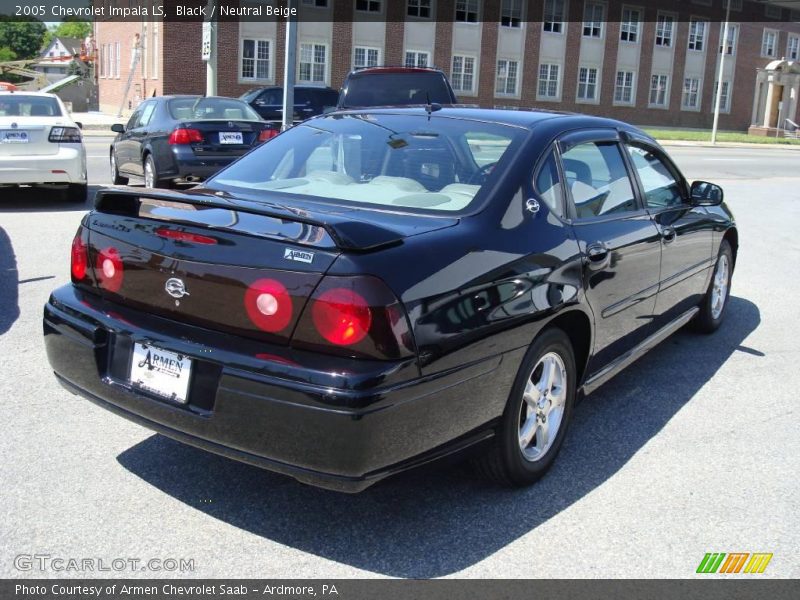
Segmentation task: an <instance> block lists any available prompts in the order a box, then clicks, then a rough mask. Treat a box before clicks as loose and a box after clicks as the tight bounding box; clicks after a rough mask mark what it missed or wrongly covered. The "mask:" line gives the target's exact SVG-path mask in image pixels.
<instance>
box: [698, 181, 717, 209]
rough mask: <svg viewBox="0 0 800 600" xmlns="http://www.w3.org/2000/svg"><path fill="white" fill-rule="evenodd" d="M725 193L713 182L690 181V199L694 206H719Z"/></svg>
mask: <svg viewBox="0 0 800 600" xmlns="http://www.w3.org/2000/svg"><path fill="white" fill-rule="evenodd" d="M724 197H725V193H724V192H723V191H722V188H721V187H720V186H718V185H717V184H715V183H709V182H707V181H695V182H694V183H692V193H691V200H692V204H694V205H695V206H719V205H720V204H722V200H723V198H724Z"/></svg>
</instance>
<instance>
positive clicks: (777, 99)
mask: <svg viewBox="0 0 800 600" xmlns="http://www.w3.org/2000/svg"><path fill="white" fill-rule="evenodd" d="M799 104H800V62H798V61H788V60H776V61H773V62H771V63H770V64H768V65H767V66H766V67H765V68H764V69H759V71H758V75H757V77H756V89H755V96H754V98H753V117H752V119H751V123H752V124H751V125H750V133H751V134H754V135H774V136H777V135H778V134H779V133H780V131H781V130H783V129H792V127H791V125H790V124H789V123H787V120H789V121H792V122H794V123H798V122H799V121H800V113H799V112H798V105H799Z"/></svg>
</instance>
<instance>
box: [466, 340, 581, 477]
mask: <svg viewBox="0 0 800 600" xmlns="http://www.w3.org/2000/svg"><path fill="white" fill-rule="evenodd" d="M545 370H547V372H546V371H545ZM576 374H577V370H576V368H575V355H574V352H573V350H572V344H571V343H570V340H569V338H568V337H567V335H566V334H565V333H564V332H563V331H562V330H560V329H557V328H552V329H547V330H545V331H544V332H543V333H542V334H541V335H540V336H539V337H538V338H536V340H535V341H534V342H533V344H531V346H530V348H529V349H528V351H527V352H526V354H525V357H524V358H523V359H522V364H521V365H520V368H519V371H518V373H517V377H516V379H515V381H514V385H513V387H512V388H511V394H510V396H509V398H508V402H507V403H506V407H505V410H504V412H503V416H502V418H501V421H500V424H499V427H498V430H497V433H496V436H495V439H494V440H493V442H492V447H491V448H489V449H488V451H487V452H486V453H485V454H484V455H482V456H480V457H478V458H477V459H476V460H475V466H476V468H477V470H478V472H479V473H480V474H481V475H483V476H484V477H486V478H488V479H490V480H492V481H494V482H497V483H500V484H502V485H506V486H513V487H521V486H526V485H530V484H532V483H534V482H536V481H538V480H539V479H540V478H541V477H542V476H543V475H544V474H545V473H546V472H547V470H548V469H549V468H550V466H551V465H552V464H553V461H554V460H555V458H556V455H557V454H558V452H559V450H560V449H561V444H562V443H563V442H564V437H565V436H566V433H567V429H568V427H569V422H570V420H571V418H572V409H573V406H574V405H575V391H576ZM545 392H546V393H545ZM533 394H536V397H533ZM531 419H533V420H532V421H530V420H531ZM554 425H555V432H553V431H552V428H553V426H554ZM548 434H549V435H548Z"/></svg>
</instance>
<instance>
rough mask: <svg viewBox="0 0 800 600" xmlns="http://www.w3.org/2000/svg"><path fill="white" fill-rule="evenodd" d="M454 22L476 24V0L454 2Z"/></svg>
mask: <svg viewBox="0 0 800 600" xmlns="http://www.w3.org/2000/svg"><path fill="white" fill-rule="evenodd" d="M456 21H460V22H461V23H477V22H478V0H456Z"/></svg>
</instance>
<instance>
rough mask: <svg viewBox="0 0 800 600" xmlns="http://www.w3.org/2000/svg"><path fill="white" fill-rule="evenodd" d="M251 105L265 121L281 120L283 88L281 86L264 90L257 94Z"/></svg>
mask: <svg viewBox="0 0 800 600" xmlns="http://www.w3.org/2000/svg"><path fill="white" fill-rule="evenodd" d="M252 106H253V108H255V109H256V112H257V113H258V114H259V115H261V118H262V119H264V120H265V121H272V122H274V121H281V120H282V119H283V90H282V89H281V88H269V89H266V90H264V91H263V92H261V93H260V94H259V95H258V98H256V99H255V101H254V102H253V104H252Z"/></svg>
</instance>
